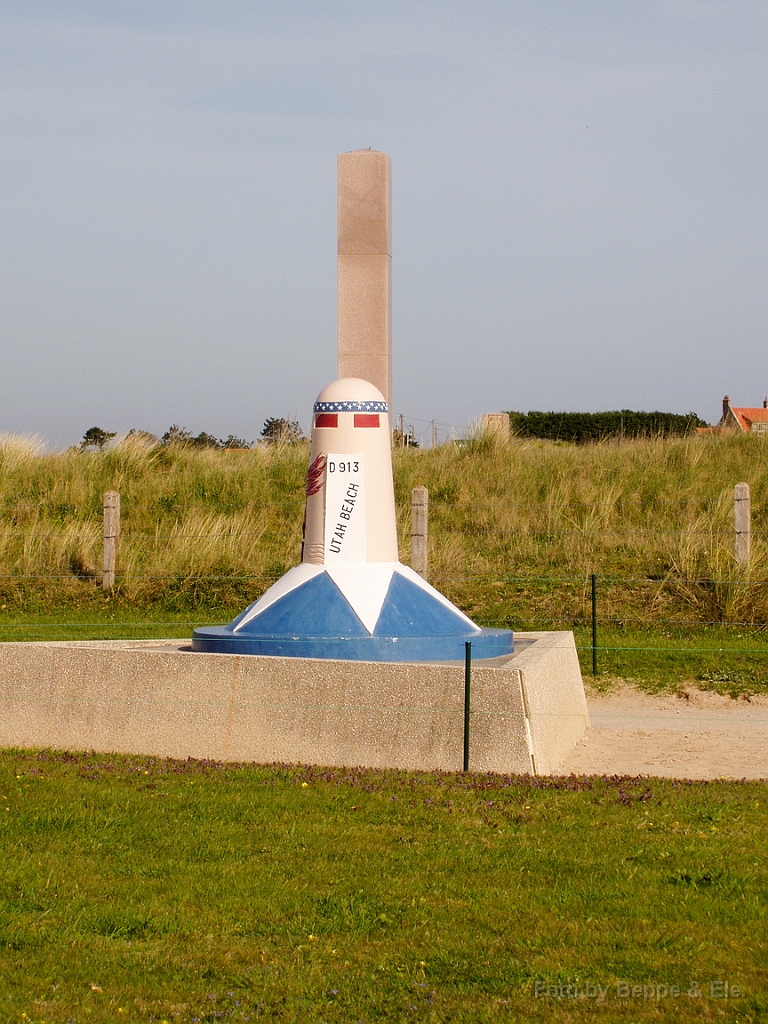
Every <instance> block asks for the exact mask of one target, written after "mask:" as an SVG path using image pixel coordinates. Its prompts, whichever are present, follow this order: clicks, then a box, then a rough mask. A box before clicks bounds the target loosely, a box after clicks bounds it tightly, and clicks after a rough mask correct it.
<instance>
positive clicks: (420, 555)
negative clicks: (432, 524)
mask: <svg viewBox="0 0 768 1024" xmlns="http://www.w3.org/2000/svg"><path fill="white" fill-rule="evenodd" d="M428 521H429V491H428V490H427V488H426V487H414V488H413V491H412V492H411V567H412V568H413V569H414V570H415V571H416V572H417V573H419V575H420V576H423V577H424V579H426V578H427V576H428V575H429V524H428Z"/></svg>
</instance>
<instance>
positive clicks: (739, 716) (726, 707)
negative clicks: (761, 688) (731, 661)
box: [558, 685, 768, 779]
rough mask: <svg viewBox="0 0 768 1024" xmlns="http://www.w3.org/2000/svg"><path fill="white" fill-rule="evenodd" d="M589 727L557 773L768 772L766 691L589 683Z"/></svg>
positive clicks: (744, 775) (688, 775) (711, 775)
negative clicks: (744, 694)
mask: <svg viewBox="0 0 768 1024" xmlns="http://www.w3.org/2000/svg"><path fill="white" fill-rule="evenodd" d="M587 705H588V707H589V714H590V718H591V721H592V728H591V729H590V730H589V732H588V733H587V735H586V736H585V737H584V738H583V739H582V741H581V742H580V743H579V745H578V746H577V747H576V749H575V750H574V751H573V753H572V754H571V756H570V757H569V758H568V760H567V761H565V763H564V764H563V765H561V767H560V769H559V771H558V775H570V774H571V773H574V774H577V775H661V776H667V777H672V778H685V779H718V778H737V779H768V697H763V696H760V697H751V698H750V699H749V700H732V699H731V698H730V697H721V696H720V695H719V694H716V693H710V692H706V691H701V690H696V689H694V688H689V689H687V690H686V696H680V697H678V696H674V695H664V696H652V695H650V694H646V693H642V692H641V691H639V690H636V689H634V688H633V687H630V686H627V685H622V686H621V687H619V688H618V689H615V690H613V691H611V692H610V693H606V694H599V693H596V692H590V690H589V689H587Z"/></svg>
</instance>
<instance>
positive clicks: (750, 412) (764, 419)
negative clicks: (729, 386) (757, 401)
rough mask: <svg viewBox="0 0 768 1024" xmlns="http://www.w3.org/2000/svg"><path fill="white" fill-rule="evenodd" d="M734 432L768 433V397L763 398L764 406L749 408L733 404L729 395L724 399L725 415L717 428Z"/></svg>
mask: <svg viewBox="0 0 768 1024" xmlns="http://www.w3.org/2000/svg"><path fill="white" fill-rule="evenodd" d="M718 429H719V430H728V431H733V432H734V433H736V432H739V433H750V434H768V398H764V399H763V405H762V408H758V409H747V408H742V407H741V406H738V407H737V406H734V405H731V400H730V398H729V397H728V395H726V396H725V398H724V399H723V415H722V417H721V419H720V422H719V423H718V424H717V426H716V427H715V430H718Z"/></svg>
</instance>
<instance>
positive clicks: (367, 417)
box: [355, 412, 379, 427]
mask: <svg viewBox="0 0 768 1024" xmlns="http://www.w3.org/2000/svg"><path fill="white" fill-rule="evenodd" d="M378 425H379V414H378V413H377V412H356V413H355V426H356V427H378Z"/></svg>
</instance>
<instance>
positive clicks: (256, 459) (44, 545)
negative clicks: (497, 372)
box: [0, 436, 768, 624]
mask: <svg viewBox="0 0 768 1024" xmlns="http://www.w3.org/2000/svg"><path fill="white" fill-rule="evenodd" d="M307 454H308V451H307V447H306V445H303V444H299V445H289V446H284V447H282V448H281V447H273V448H262V447H260V448H257V449H255V450H253V451H247V452H236V451H235V452H230V451H210V450H208V451H206V450H202V451H201V450H197V449H191V448H184V447H179V446H170V447H162V448H161V447H157V446H151V445H148V444H147V443H146V441H144V440H143V439H141V438H136V437H128V438H124V439H122V440H121V441H119V442H118V443H117V444H115V445H113V446H111V447H110V448H109V449H105V450H104V451H102V452H83V451H79V450H70V451H67V452H64V453H56V452H46V451H45V450H44V448H43V447H42V445H41V444H40V442H39V441H36V440H34V439H24V438H16V437H7V436H6V437H0V598H2V602H3V603H5V604H6V605H9V606H19V605H21V606H29V605H35V604H48V605H54V606H55V605H58V604H69V603H75V604H78V603H87V602H89V601H101V600H103V596H102V595H101V592H100V590H99V586H98V584H99V581H100V564H101V529H102V518H101V517H102V513H101V507H102V495H103V493H104V491H106V490H117V491H119V492H120V494H121V500H122V524H123V536H122V542H121V548H120V563H119V587H118V592H117V597H118V600H121V601H125V602H130V603H132V604H133V605H135V606H138V607H147V606H150V605H152V604H153V603H157V602H160V603H162V604H163V605H165V606H167V607H191V606H196V605H201V604H202V605H222V604H223V605H227V606H238V605H239V604H242V603H243V602H244V601H247V600H251V599H253V598H254V597H256V596H258V594H259V593H261V592H262V591H263V589H265V587H266V586H267V585H268V584H269V582H270V581H271V580H273V579H275V578H277V577H278V576H279V575H280V574H281V573H282V572H284V571H285V570H286V569H287V568H288V567H290V566H291V565H293V564H295V563H296V561H297V560H298V558H299V552H300V545H301V523H302V516H303V483H304V475H305V471H306V462H307ZM766 455H768V443H766V441H765V440H763V439H761V438H759V437H754V436H742V437H725V436H722V437H705V438H700V437H691V438H682V439H681V438H678V439H661V438H660V439H650V440H638V441H624V442H622V443H620V444H619V443H616V442H604V443H600V444H595V445H587V446H583V447H576V446H573V445H568V444H558V443H554V444H552V443H543V442H537V441H519V440H514V439H513V440H512V441H510V442H509V443H499V442H497V441H495V440H494V439H493V438H492V437H490V438H489V437H485V438H483V437H480V438H477V439H475V440H473V441H471V442H469V443H468V444H466V445H465V446H463V447H461V448H457V447H454V446H450V445H447V446H445V447H442V448H437V449H435V450H433V451H420V450H415V449H399V448H397V449H395V451H394V467H395V484H396V494H397V500H398V520H399V531H400V539H401V557H402V559H403V561H405V562H408V561H409V554H410V552H409V549H410V542H409V535H410V492H411V488H412V487H414V486H416V485H425V486H427V487H428V488H429V492H430V557H431V575H432V579H433V581H434V582H435V583H436V585H438V586H439V587H440V588H441V589H442V590H443V591H444V592H445V593H447V594H448V595H449V596H450V597H452V598H453V599H454V600H456V601H457V602H458V603H459V604H460V605H461V606H462V607H464V608H466V609H467V610H468V611H470V613H471V614H475V615H477V616H478V617H479V618H481V619H484V620H485V621H507V620H510V619H512V620H515V621H517V623H518V624H519V622H520V619H521V617H522V619H526V618H530V619H531V620H532V619H534V618H538V619H539V620H541V619H542V617H546V616H550V617H551V618H552V619H553V620H554V619H556V618H562V619H568V618H569V617H572V618H575V617H578V615H580V614H582V613H583V610H584V601H585V597H586V592H587V584H588V579H589V575H590V574H591V573H597V574H599V575H600V577H601V595H602V599H603V600H604V602H608V605H609V606H610V610H611V611H613V612H615V614H616V615H619V616H620V615H625V616H627V617H631V616H635V617H639V618H643V617H647V618H658V617H662V618H669V619H672V620H676V621H684V620H686V619H690V618H691V617H692V616H693V617H695V618H697V619H699V620H716V621H720V620H723V619H734V618H736V619H740V620H744V621H750V622H765V621H768V586H766V585H765V583H764V581H765V580H767V579H768V550H767V549H766V542H765V522H766V506H765V494H766V487H767V485H768V460H767V459H766ZM741 480H746V481H747V482H748V483H749V484H750V485H751V488H752V497H753V533H754V540H753V558H752V562H751V565H750V567H749V568H748V569H742V568H740V567H739V566H737V565H736V563H735V561H734V557H733V486H734V484H736V483H737V482H739V481H741ZM612 580H613V582H611V581H612ZM603 581H604V582H603ZM628 581H633V582H628ZM604 607H605V606H604Z"/></svg>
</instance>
